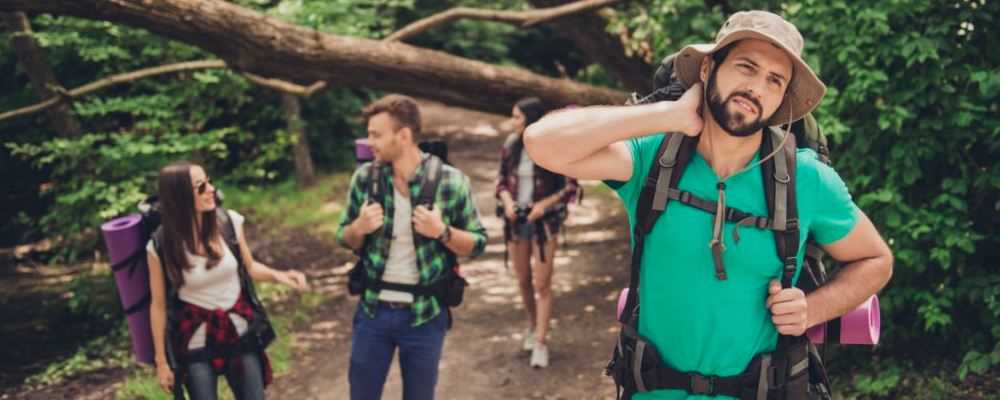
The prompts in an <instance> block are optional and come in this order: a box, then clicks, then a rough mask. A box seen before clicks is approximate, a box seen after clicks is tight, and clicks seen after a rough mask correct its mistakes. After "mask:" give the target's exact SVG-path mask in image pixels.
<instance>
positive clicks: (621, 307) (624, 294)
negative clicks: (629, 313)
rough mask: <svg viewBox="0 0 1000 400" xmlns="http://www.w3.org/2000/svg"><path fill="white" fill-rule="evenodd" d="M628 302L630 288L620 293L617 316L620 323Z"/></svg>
mask: <svg viewBox="0 0 1000 400" xmlns="http://www.w3.org/2000/svg"><path fill="white" fill-rule="evenodd" d="M626 301H628V288H625V289H622V291H621V292H620V293H618V314H616V316H617V317H618V320H619V321H621V320H622V311H624V310H625V302H626Z"/></svg>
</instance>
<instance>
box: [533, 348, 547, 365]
mask: <svg viewBox="0 0 1000 400" xmlns="http://www.w3.org/2000/svg"><path fill="white" fill-rule="evenodd" d="M531 366H532V367H535V368H545V367H548V366H549V346H546V345H544V344H541V343H535V348H534V349H532V350H531Z"/></svg>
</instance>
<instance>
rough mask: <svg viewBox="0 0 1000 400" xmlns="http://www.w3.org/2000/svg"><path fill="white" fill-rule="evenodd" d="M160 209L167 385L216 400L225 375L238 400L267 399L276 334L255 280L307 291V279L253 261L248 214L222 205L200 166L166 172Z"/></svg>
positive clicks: (158, 301) (156, 336) (159, 322)
mask: <svg viewBox="0 0 1000 400" xmlns="http://www.w3.org/2000/svg"><path fill="white" fill-rule="evenodd" d="M159 211H160V215H161V219H162V223H161V226H160V228H159V229H158V230H157V231H156V233H154V234H153V239H152V240H150V242H149V244H148V245H147V246H146V250H147V251H146V253H147V261H148V263H149V283H150V289H151V292H152V305H151V309H150V322H151V324H152V329H153V344H154V348H155V354H156V356H155V360H156V374H157V378H158V380H159V383H160V386H161V387H162V388H163V389H164V390H166V391H168V392H171V391H175V390H178V391H179V390H181V389H180V385H179V384H180V383H183V384H184V386H186V387H187V392H188V395H189V396H190V398H191V399H192V400H202V399H216V396H217V394H216V393H217V385H218V376H219V375H225V377H226V380H227V381H228V383H229V387H230V388H232V391H233V394H234V396H235V397H236V399H237V400H250V399H263V398H264V386H265V385H266V384H267V383H268V382H269V381H270V377H271V376H270V375H271V374H270V365H269V363H268V360H267V356H266V354H265V353H264V349H263V348H264V347H266V345H267V343H269V342H270V339H273V330H271V328H270V324H269V323H267V317H266V314H264V312H263V308H262V306H260V302H259V301H258V300H257V299H256V295H255V294H254V290H253V284H252V282H251V279H252V280H253V281H263V282H268V281H270V282H279V283H282V284H285V285H287V286H290V287H292V288H295V289H298V290H305V289H307V288H308V286H307V283H306V277H305V275H303V274H302V273H301V272H299V271H294V270H287V271H278V270H275V269H272V268H270V267H268V266H267V265H264V264H262V263H260V262H257V261H255V260H254V259H253V255H252V254H251V253H250V248H249V247H248V246H247V243H246V238H245V237H244V235H243V222H244V217H243V216H242V215H240V214H239V213H237V212H235V211H232V210H222V209H221V208H218V207H217V204H216V193H215V187H214V186H212V183H211V181H210V180H209V179H208V177H207V176H206V175H205V170H204V169H203V168H202V167H200V166H198V165H195V164H192V163H189V162H183V161H182V162H175V163H172V164H169V165H167V166H165V167H163V168H162V169H161V170H160V175H159ZM227 234H228V235H229V236H227ZM233 235H235V238H233ZM227 237H228V238H229V239H227ZM265 334H269V335H270V336H266V335H265ZM175 373H176V374H177V375H176V376H175ZM175 379H177V382H176V383H178V385H176V386H175ZM178 394H180V393H175V395H178Z"/></svg>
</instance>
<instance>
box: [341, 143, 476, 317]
mask: <svg viewBox="0 0 1000 400" xmlns="http://www.w3.org/2000/svg"><path fill="white" fill-rule="evenodd" d="M427 158H428V155H427V154H424V156H423V159H422V161H421V162H420V164H419V165H418V166H417V170H416V173H414V175H413V177H412V178H411V179H410V182H409V185H410V198H411V199H416V198H418V197H419V196H420V189H421V188H420V183H421V182H423V176H424V174H426V165H427ZM372 168H373V164H372V163H370V162H369V163H365V164H363V165H361V167H359V168H358V169H357V171H355V172H354V176H353V177H352V178H351V189H350V190H349V192H348V194H347V211H346V212H344V214H343V217H342V218H341V220H340V227H339V228H337V242H338V243H340V244H341V245H343V246H345V247H348V246H347V243H346V242H344V228H346V227H347V225H349V224H350V223H351V222H353V221H354V220H355V219H357V218H358V214H359V213H360V211H361V206H362V205H364V204H365V202H366V200H368V191H369V190H370V189H371V175H372V174H371V171H372ZM381 168H382V171H381V178H382V187H383V188H385V190H383V192H385V193H386V195H385V196H384V198H383V199H381V201H382V207H383V211H384V215H385V222H383V224H382V227H381V228H379V230H377V231H375V232H372V233H371V234H370V235H368V237H367V247H365V248H362V252H361V253H360V254H359V256H360V257H362V259H363V261H364V266H365V273H366V274H368V278H370V279H372V280H376V279H379V277H381V276H382V272H384V270H385V263H386V261H387V260H388V259H389V246H390V245H391V243H392V240H391V237H390V236H387V235H386V234H385V232H392V226H393V225H392V224H393V223H394V221H393V215H394V211H393V210H394V208H393V204H392V203H393V196H392V166H391V165H388V164H384V165H382V167H381ZM470 187H471V185H470V184H469V178H468V177H466V176H465V174H463V173H462V171H459V170H458V169H456V168H454V167H452V166H450V165H444V164H442V166H441V180H440V183H439V184H438V190H437V194H436V195H435V197H434V207H438V208H440V210H441V218H442V220H444V223H445V225H449V226H452V227H454V228H457V229H461V230H464V231H468V232H470V233H472V235H473V236H474V237H475V247H474V249H473V251H472V256H473V257H474V256H477V255H479V254H482V252H483V249H485V248H486V229H485V228H483V225H482V224H481V223H480V222H479V211H478V210H477V209H476V204H475V203H474V202H473V200H472V193H471V191H470ZM371 200H372V201H379V199H371ZM413 244H414V246H415V247H416V252H417V271H418V272H419V273H420V282H419V284H420V285H429V284H432V283H433V282H435V281H437V280H438V279H440V278H443V277H444V272H445V268H446V267H447V264H448V253H447V252H448V249H447V248H446V247H445V246H444V244H442V243H440V242H438V241H437V240H434V239H432V238H426V237H423V236H422V235H420V234H419V233H417V232H416V230H414V231H413ZM378 295H379V294H378V291H376V290H374V289H365V292H364V293H363V294H362V295H361V308H362V309H363V310H364V312H365V314H367V315H368V317H370V318H374V317H375V310H376V308H377V305H378ZM411 310H412V311H413V314H414V315H415V316H416V318H414V320H413V326H417V325H420V324H423V323H425V322H427V321H430V320H431V319H433V318H434V317H436V316H437V315H438V314H439V313H441V305H440V304H439V303H438V300H437V298H434V297H432V296H415V297H414V300H413V306H412V308H411Z"/></svg>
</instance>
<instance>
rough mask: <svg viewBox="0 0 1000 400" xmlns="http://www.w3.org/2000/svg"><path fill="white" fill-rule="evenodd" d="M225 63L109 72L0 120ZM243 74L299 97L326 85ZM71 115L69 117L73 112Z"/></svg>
mask: <svg viewBox="0 0 1000 400" xmlns="http://www.w3.org/2000/svg"><path fill="white" fill-rule="evenodd" d="M226 67H227V66H226V63H225V62H224V61H222V60H198V61H185V62H179V63H175V64H166V65H160V66H156V67H150V68H143V69H140V70H135V71H132V72H125V73H121V74H117V75H112V76H109V77H105V78H101V79H98V80H96V81H93V82H90V83H88V84H86V85H83V86H80V87H77V88H75V89H72V90H65V89H64V91H63V92H62V93H59V97H52V98H49V99H48V100H45V101H42V102H39V103H37V104H33V105H30V106H27V107H22V108H18V109H16V110H12V111H7V112H4V113H0V121H3V120H5V119H9V118H15V117H20V116H24V115H30V114H34V113H37V112H41V111H44V110H47V109H49V108H52V107H56V106H58V105H60V104H66V103H68V102H70V101H73V100H75V99H77V98H79V97H82V96H85V95H87V94H90V93H93V92H96V91H99V90H102V89H105V88H108V87H111V86H117V85H121V84H125V83H130V82H134V81H137V80H140V79H145V78H149V77H153V76H159V75H164V74H172V73H176V72H184V71H197V70H201V69H220V68H226ZM243 76H244V77H245V78H247V79H248V80H249V81H250V82H253V83H255V84H257V85H260V86H263V87H267V88H271V89H274V90H277V91H279V92H284V93H290V94H293V95H296V96H301V97H309V96H312V95H313V94H314V93H316V92H317V91H320V90H323V89H325V88H326V82H323V81H319V82H316V83H313V84H312V85H309V86H308V87H306V86H300V85H296V84H294V83H290V82H285V81H281V80H277V79H271V78H264V77H262V76H257V75H254V74H251V73H247V72H245V73H244V74H243ZM70 116H71V117H72V115H70Z"/></svg>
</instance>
